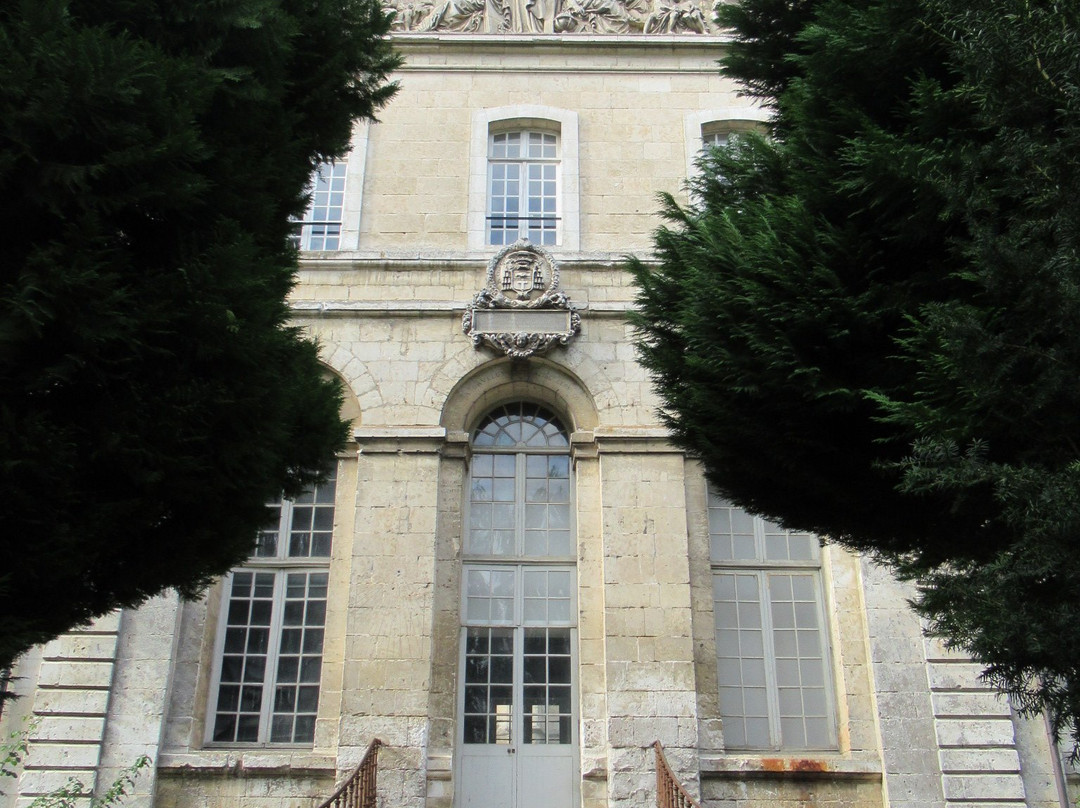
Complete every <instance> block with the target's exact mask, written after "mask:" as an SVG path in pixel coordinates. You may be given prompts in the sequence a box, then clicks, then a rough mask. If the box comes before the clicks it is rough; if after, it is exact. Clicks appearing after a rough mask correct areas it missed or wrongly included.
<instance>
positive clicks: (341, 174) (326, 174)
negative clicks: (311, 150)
mask: <svg viewBox="0 0 1080 808" xmlns="http://www.w3.org/2000/svg"><path fill="white" fill-rule="evenodd" d="M346 165H347V164H346V162H345V161H344V160H340V161H337V162H333V163H320V164H319V165H318V167H317V168H316V169H315V173H314V174H312V175H311V187H310V188H309V191H310V193H311V205H310V207H308V210H307V214H306V215H305V217H304V220H303V221H302V222H298V223H297V225H298V228H299V234H298V236H297V241H296V246H297V247H299V248H300V249H301V250H336V249H338V248H339V247H340V245H341V220H342V213H343V210H344V207H345V168H346Z"/></svg>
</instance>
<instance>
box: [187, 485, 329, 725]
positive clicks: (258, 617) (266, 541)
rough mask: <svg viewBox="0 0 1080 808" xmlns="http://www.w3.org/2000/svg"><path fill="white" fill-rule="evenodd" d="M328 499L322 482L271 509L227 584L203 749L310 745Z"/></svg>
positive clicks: (322, 606)
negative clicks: (206, 743) (248, 553)
mask: <svg viewBox="0 0 1080 808" xmlns="http://www.w3.org/2000/svg"><path fill="white" fill-rule="evenodd" d="M335 489H336V479H335V474H334V472H331V473H330V475H329V476H328V477H327V479H325V480H324V481H323V482H321V483H319V484H318V485H316V486H313V487H312V488H310V489H308V490H307V491H305V492H304V493H303V494H302V495H300V496H299V497H297V498H296V499H293V500H289V499H282V500H278V501H277V502H273V503H270V504H269V505H268V506H267V509H268V511H269V518H268V521H267V524H266V526H265V527H264V528H263V529H262V530H260V531H259V535H258V538H257V541H256V546H255V553H254V555H253V556H252V557H251V558H250V559H249V560H248V562H247V564H245V565H244V566H243V567H242V568H240V569H236V570H233V571H232V572H231V573H230V574H229V575H228V577H227V578H226V582H225V589H226V602H225V604H224V606H223V608H222V614H221V620H220V623H219V627H218V640H217V649H216V655H215V671H214V682H213V688H212V690H211V699H210V710H209V714H210V716H211V720H210V721H208V722H207V723H208V725H209V726H208V740H209V741H211V742H212V743H231V744H236V743H241V744H279V743H280V744H305V745H310V744H311V743H312V742H313V741H314V738H315V718H316V714H317V712H318V706H319V683H320V678H321V674H322V652H323V633H324V628H325V622H326V594H327V585H328V579H329V566H330V551H331V545H332V536H333V527H334V494H335Z"/></svg>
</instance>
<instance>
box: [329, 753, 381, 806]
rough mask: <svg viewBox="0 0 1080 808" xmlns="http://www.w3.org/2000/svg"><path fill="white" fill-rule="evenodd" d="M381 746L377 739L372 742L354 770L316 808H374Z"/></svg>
mask: <svg viewBox="0 0 1080 808" xmlns="http://www.w3.org/2000/svg"><path fill="white" fill-rule="evenodd" d="M383 745H384V744H383V742H382V741H380V740H379V739H378V738H376V739H375V740H374V741H372V742H371V744H370V745H369V746H368V748H367V751H366V752H364V757H363V758H361V759H360V762H359V763H358V764H356V768H355V769H353V770H352V771H351V772H349V776H348V777H346V778H345V780H344V781H343V782H342V784H341V785H340V786H338V788H337V791H335V792H334V793H333V794H331V795H330V797H329V798H328V799H326V800H325V801H323V802H321V803H319V805H318V806H317V808H375V796H376V790H375V786H376V780H377V779H378V775H379V747H380V746H383Z"/></svg>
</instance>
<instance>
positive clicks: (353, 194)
mask: <svg viewBox="0 0 1080 808" xmlns="http://www.w3.org/2000/svg"><path fill="white" fill-rule="evenodd" d="M370 132H371V124H370V122H369V121H358V122H357V123H356V124H354V126H353V132H352V140H351V142H350V144H349V152H348V153H347V154H346V155H345V156H343V157H341V158H340V159H339V160H337V161H335V162H336V164H337V165H339V166H343V167H344V176H343V179H344V181H345V187H344V190H343V192H342V194H343V198H342V204H341V206H340V207H341V210H340V214H339V216H338V219H337V221H338V232H337V239H338V243H337V246H336V247H331V248H326V249H325V250H318V251H327V252H339V251H342V250H356V249H358V248H359V246H360V211H361V210H362V207H363V196H364V174H365V172H366V167H367V159H366V158H367V147H368V139H369V136H370ZM326 165H329V164H328V163H320V164H319V166H318V167H317V168H316V169H315V171H316V173H317V172H318V171H319V170H320V169H322V168H323V166H326ZM314 181H315V177H314V176H313V177H312V185H314ZM313 207H314V198H313V199H312V204H309V205H308V208H307V210H305V211H304V217H303V219H302V220H301V221H299V222H297V225H298V228H299V229H298V230H297V232H296V236H295V238H296V246H297V247H298V248H299V249H301V250H305V251H309V250H311V246H310V244H311V226H312V225H314V224H319V222H316V221H313V220H312V210H313Z"/></svg>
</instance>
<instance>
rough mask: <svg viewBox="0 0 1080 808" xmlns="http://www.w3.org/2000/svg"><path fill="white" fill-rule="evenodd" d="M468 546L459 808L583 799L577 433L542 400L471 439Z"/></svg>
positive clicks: (516, 807)
mask: <svg viewBox="0 0 1080 808" xmlns="http://www.w3.org/2000/svg"><path fill="white" fill-rule="evenodd" d="M470 443H471V447H472V456H471V460H470V464H469V476H468V486H467V490H468V494H467V502H466V519H465V535H464V541H463V548H462V560H463V564H462V578H461V580H462V592H461V625H462V628H461V647H460V668H459V676H458V682H459V686H458V737H457V742H458V750H459V754H458V789H457V800H456V804H457V808H570V807H571V806H573V805H575V804H576V803H577V801H578V800H577V788H578V748H579V738H578V732H579V729H578V723H579V722H578V718H577V717H578V706H577V597H576V590H577V581H576V568H575V558H576V541H575V537H574V527H573V508H572V502H571V491H572V488H571V484H570V483H571V480H570V437H569V434H568V432H567V430H566V428H565V427H564V426H563V425H562V423H561V421H560V420H559V419H558V417H557V416H555V415H554V414H553V413H552V412H551V411H550V410H548V409H547V408H545V407H543V406H540V405H538V404H531V403H526V402H515V403H513V404H509V405H503V406H500V407H497V408H495V409H494V410H492V411H491V412H489V413H488V414H487V415H486V416H485V417H484V418H483V419H481V421H480V423H479V425H478V426H477V427H476V428H475V429H474V430H473V432H472V434H471V440H470Z"/></svg>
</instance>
